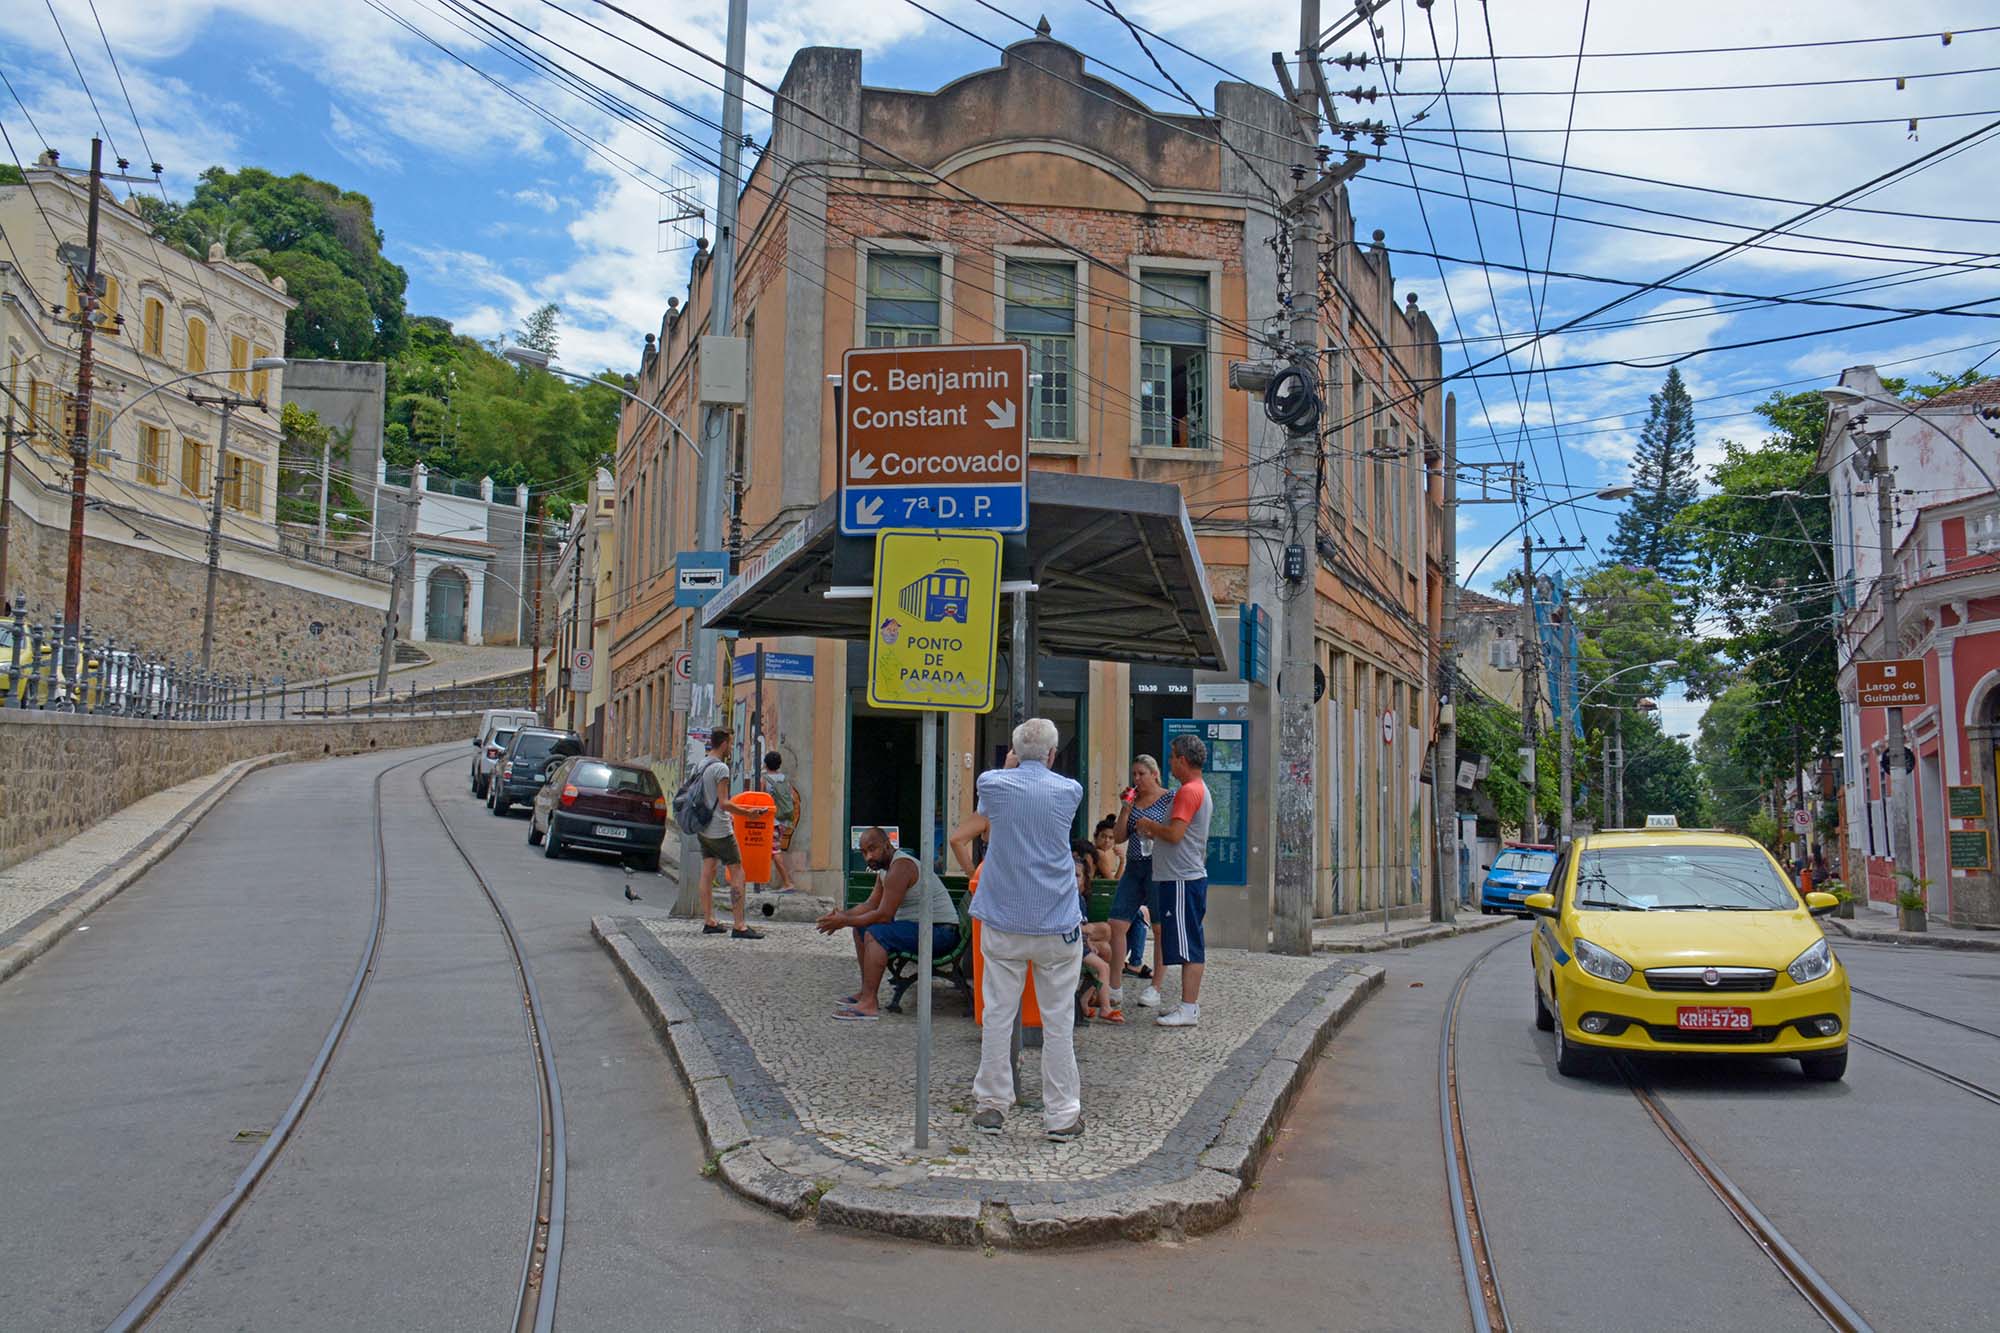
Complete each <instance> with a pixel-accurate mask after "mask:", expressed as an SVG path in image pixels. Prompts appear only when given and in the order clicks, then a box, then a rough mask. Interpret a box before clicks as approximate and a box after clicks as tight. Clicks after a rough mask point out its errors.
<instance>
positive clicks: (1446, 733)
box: [1431, 393, 1458, 921]
mask: <svg viewBox="0 0 2000 1333" xmlns="http://www.w3.org/2000/svg"><path fill="white" fill-rule="evenodd" d="M1442 535H1443V539H1444V610H1443V613H1442V615H1441V616H1440V619H1439V630H1440V634H1439V638H1440V643H1439V645H1438V730H1437V772H1436V773H1435V774H1434V775H1432V778H1431V800H1432V801H1433V802H1434V803H1435V805H1436V812H1437V874H1436V875H1435V876H1433V877H1432V880H1431V920H1433V921H1449V920H1451V919H1452V917H1453V915H1454V913H1455V910H1456V905H1457V902H1458V397H1457V395H1455V394H1449V393H1448V394H1446V395H1445V396H1444V532H1443V534H1442Z"/></svg>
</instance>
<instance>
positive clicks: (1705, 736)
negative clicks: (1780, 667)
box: [1694, 681, 1764, 833]
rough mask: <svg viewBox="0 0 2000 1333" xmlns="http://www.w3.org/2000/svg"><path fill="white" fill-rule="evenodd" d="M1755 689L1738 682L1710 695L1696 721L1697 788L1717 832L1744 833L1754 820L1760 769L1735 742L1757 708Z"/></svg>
mask: <svg viewBox="0 0 2000 1333" xmlns="http://www.w3.org/2000/svg"><path fill="white" fill-rule="evenodd" d="M1762 702H1763V701H1762V700H1760V699H1759V698H1758V697H1757V687H1756V686H1755V685H1752V684H1750V683H1749V682H1747V681H1738V682H1737V683H1736V684H1734V685H1731V686H1730V687H1729V688H1728V689H1726V690H1724V691H1722V693H1720V694H1718V695H1716V696H1715V698H1714V699H1713V700H1711V701H1710V703H1709V705H1708V711H1707V712H1705V713H1703V714H1702V716H1701V729H1700V734H1699V736H1698V737H1697V739H1696V740H1695V745H1694V752H1695V760H1696V762H1697V763H1698V764H1699V765H1700V766H1701V778H1702V785H1703V786H1704V787H1705V788H1706V789H1707V793H1708V807H1709V812H1710V817H1711V818H1713V819H1714V820H1715V822H1716V824H1717V826H1718V827H1720V828H1726V829H1730V830H1732V831H1734V832H1737V833H1743V832H1746V831H1747V830H1748V829H1749V827H1750V820H1751V818H1752V817H1753V816H1754V815H1756V813H1757V811H1758V809H1759V806H1758V797H1759V795H1760V794H1761V793H1762V791H1763V790H1764V786H1763V782H1762V774H1761V772H1760V769H1761V767H1762V765H1760V764H1758V763H1757V762H1755V760H1754V758H1752V757H1749V756H1746V755H1744V754H1743V753H1741V752H1740V751H1739V749H1738V746H1737V742H1738V738H1739V737H1740V736H1741V735H1742V734H1743V732H1744V729H1745V723H1746V718H1747V717H1748V716H1749V715H1750V714H1752V713H1754V711H1755V710H1756V709H1757V708H1758V707H1759V706H1761V704H1762Z"/></svg>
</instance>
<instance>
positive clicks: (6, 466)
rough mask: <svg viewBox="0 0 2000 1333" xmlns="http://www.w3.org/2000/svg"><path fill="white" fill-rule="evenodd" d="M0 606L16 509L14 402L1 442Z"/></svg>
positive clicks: (4, 593)
mask: <svg viewBox="0 0 2000 1333" xmlns="http://www.w3.org/2000/svg"><path fill="white" fill-rule="evenodd" d="M0 451H4V452H0V606H4V605H5V604H6V601H7V515H8V514H9V513H11V512H12V511H13V507H14V402H13V399H12V398H9V399H8V401H7V434H6V437H5V439H4V441H0Z"/></svg>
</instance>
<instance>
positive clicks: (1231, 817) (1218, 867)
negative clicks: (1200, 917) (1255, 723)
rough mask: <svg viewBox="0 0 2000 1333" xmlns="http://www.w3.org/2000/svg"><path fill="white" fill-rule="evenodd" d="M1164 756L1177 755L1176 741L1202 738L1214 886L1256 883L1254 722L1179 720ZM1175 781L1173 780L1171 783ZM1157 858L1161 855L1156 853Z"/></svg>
mask: <svg viewBox="0 0 2000 1333" xmlns="http://www.w3.org/2000/svg"><path fill="white" fill-rule="evenodd" d="M1164 731H1165V735H1164V736H1163V737H1162V740H1161V746H1160V755H1161V757H1162V758H1163V759H1164V758H1165V757H1166V756H1167V755H1169V754H1171V753H1172V752H1173V748H1174V737H1176V736H1199V737H1200V738H1201V741H1202V743H1203V744H1204V745H1206V746H1207V747H1208V767H1207V768H1206V769H1204V770H1203V772H1202V779H1203V780H1204V781H1205V782H1207V783H1208V794H1209V799H1210V800H1212V801H1213V802H1214V803H1215V808H1214V810H1213V811H1212V812H1211V813H1210V815H1209V821H1208V882H1209V883H1210V884H1232V885H1233V884H1248V883H1249V882H1250V810H1249V806H1250V723H1248V722H1246V721H1243V720H1240V719H1231V720H1229V721H1222V720H1220V719H1209V718H1191V717H1175V718H1168V719H1167V721H1166V724H1165V727H1164ZM1168 780H1169V781H1171V780H1172V779H1171V778H1169V779H1168ZM1155 854H1156V855H1157V853H1155Z"/></svg>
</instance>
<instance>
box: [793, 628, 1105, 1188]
mask: <svg viewBox="0 0 2000 1333" xmlns="http://www.w3.org/2000/svg"><path fill="white" fill-rule="evenodd" d="M762 657H763V650H762V649H759V650H758V658H759V660H760V661H761V659H762ZM937 723H938V715H937V714H936V713H919V714H917V726H918V727H919V728H920V729H921V730H922V731H923V733H924V745H923V749H924V765H923V767H924V788H923V795H922V797H921V798H920V799H919V800H918V802H917V808H918V810H919V812H920V813H919V814H918V816H917V818H918V821H919V825H920V827H919V830H918V833H917V1147H918V1149H919V1150H922V1149H924V1148H928V1147H930V1146H931V895H930V892H929V886H928V885H927V884H926V882H925V881H926V880H927V879H928V877H929V876H930V875H931V874H932V873H934V872H933V871H932V869H931V848H932V845H933V843H932V837H931V830H932V829H933V827H935V825H936V822H937V764H938V736H937ZM1064 1002H1065V1003H1067V997H1065V1001H1064Z"/></svg>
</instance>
